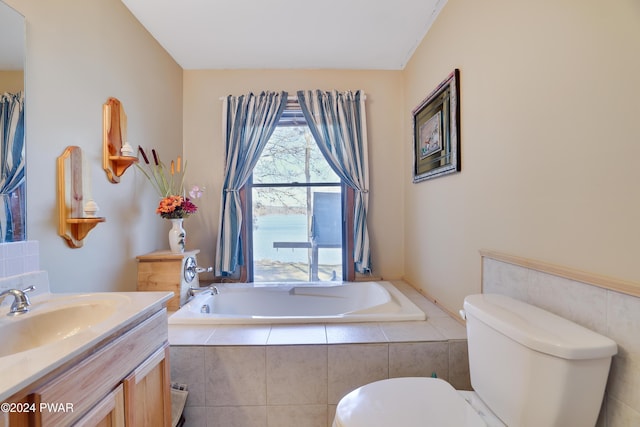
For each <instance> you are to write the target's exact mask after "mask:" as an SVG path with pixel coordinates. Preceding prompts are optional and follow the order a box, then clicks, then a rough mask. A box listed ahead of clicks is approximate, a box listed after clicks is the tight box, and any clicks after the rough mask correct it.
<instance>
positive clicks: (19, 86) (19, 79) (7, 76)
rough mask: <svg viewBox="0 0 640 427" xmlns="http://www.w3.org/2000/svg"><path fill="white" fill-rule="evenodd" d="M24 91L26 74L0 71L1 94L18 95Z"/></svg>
mask: <svg viewBox="0 0 640 427" xmlns="http://www.w3.org/2000/svg"><path fill="white" fill-rule="evenodd" d="M23 89H24V72H23V71H22V70H20V71H0V93H4V92H9V93H16V92H20V91H21V90H23Z"/></svg>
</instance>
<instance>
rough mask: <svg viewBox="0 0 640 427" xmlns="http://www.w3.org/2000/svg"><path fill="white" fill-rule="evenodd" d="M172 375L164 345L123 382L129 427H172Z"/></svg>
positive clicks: (167, 350)
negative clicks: (170, 377) (170, 381)
mask: <svg viewBox="0 0 640 427" xmlns="http://www.w3.org/2000/svg"><path fill="white" fill-rule="evenodd" d="M169 375H170V373H169V345H168V343H165V345H164V346H163V347H161V348H159V349H158V350H157V351H156V352H155V353H153V354H152V355H151V356H149V358H147V360H145V361H144V362H142V363H141V364H140V366H138V367H137V368H136V369H135V370H134V371H133V372H132V373H131V374H129V375H128V376H127V377H126V378H125V379H124V381H123V384H124V398H125V417H126V420H127V425H128V426H136V427H161V426H164V427H170V426H171V389H170V383H169Z"/></svg>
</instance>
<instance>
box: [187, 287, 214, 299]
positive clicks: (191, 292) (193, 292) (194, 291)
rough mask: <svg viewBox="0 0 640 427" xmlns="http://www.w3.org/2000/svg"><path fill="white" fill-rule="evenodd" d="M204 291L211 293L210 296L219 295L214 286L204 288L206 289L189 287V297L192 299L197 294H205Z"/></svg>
mask: <svg viewBox="0 0 640 427" xmlns="http://www.w3.org/2000/svg"><path fill="white" fill-rule="evenodd" d="M206 291H211V295H218V294H220V291H219V290H218V288H217V287H216V286H214V285H211V286H206V287H198V288H194V287H193V286H190V287H189V296H190V297H194V296H196V295H197V294H199V293H200V292H206Z"/></svg>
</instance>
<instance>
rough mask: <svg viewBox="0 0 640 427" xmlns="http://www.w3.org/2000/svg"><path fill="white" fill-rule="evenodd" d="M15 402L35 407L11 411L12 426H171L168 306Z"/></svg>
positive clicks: (79, 359)
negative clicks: (23, 410)
mask: <svg viewBox="0 0 640 427" xmlns="http://www.w3.org/2000/svg"><path fill="white" fill-rule="evenodd" d="M10 401H15V402H24V403H26V404H30V405H33V408H34V409H35V410H34V411H29V412H25V413H11V414H10V423H9V425H10V426H11V427H16V426H19V427H22V426H34V427H40V426H42V427H47V426H51V427H58V426H70V425H77V426H87V427H88V426H92V427H93V426H136V427H144V426H148V427H161V426H166V427H168V426H170V425H171V392H170V382H169V344H168V341H167V310H166V309H165V308H163V309H161V310H159V311H157V312H156V313H155V314H153V315H151V316H149V317H147V318H146V319H145V320H143V321H140V322H139V323H137V324H134V325H130V326H129V327H128V328H124V330H120V331H117V332H115V333H114V334H113V335H112V336H111V337H110V338H109V339H107V340H106V341H105V342H103V343H102V344H101V345H99V346H97V347H94V348H92V349H90V350H87V351H86V352H85V353H84V354H83V355H81V356H79V357H77V358H75V359H74V360H73V361H72V362H70V363H67V364H65V365H64V366H63V367H61V368H59V369H58V370H56V371H54V372H52V373H51V374H49V375H47V376H46V377H45V378H42V379H41V380H38V381H37V382H36V383H35V384H32V385H31V386H29V387H27V388H26V389H25V390H24V391H23V392H20V393H18V394H17V395H15V396H14V397H13V398H12V399H10ZM0 424H1V423H0Z"/></svg>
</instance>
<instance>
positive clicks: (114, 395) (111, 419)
mask: <svg viewBox="0 0 640 427" xmlns="http://www.w3.org/2000/svg"><path fill="white" fill-rule="evenodd" d="M124 414H125V411H124V391H123V386H122V384H120V385H119V386H118V387H116V389H115V390H113V391H112V392H111V393H109V394H108V395H106V396H105V397H104V398H103V399H102V400H101V401H100V402H98V403H97V404H96V406H94V407H93V408H91V410H90V411H89V412H87V413H86V414H85V415H84V416H83V417H82V418H80V420H78V422H77V423H75V424H74V427H124V426H125V421H124Z"/></svg>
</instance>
